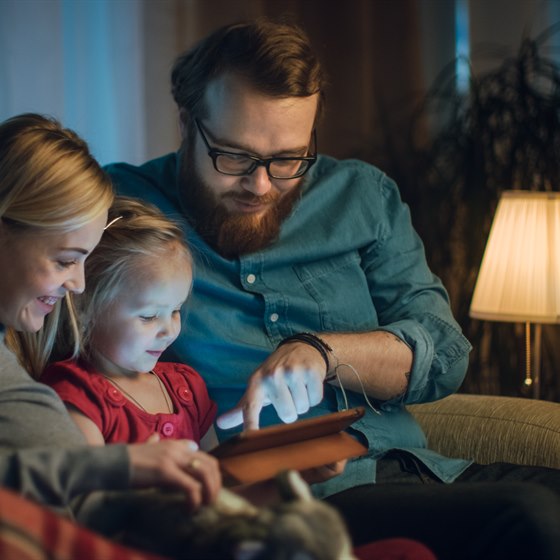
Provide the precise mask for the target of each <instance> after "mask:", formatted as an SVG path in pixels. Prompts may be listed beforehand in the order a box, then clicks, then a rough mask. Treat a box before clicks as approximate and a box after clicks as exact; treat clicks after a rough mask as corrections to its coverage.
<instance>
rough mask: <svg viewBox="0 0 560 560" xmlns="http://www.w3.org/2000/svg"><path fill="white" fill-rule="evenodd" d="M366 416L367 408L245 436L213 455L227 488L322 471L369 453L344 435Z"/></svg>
mask: <svg viewBox="0 0 560 560" xmlns="http://www.w3.org/2000/svg"><path fill="white" fill-rule="evenodd" d="M363 414H364V409H363V408H352V409H350V410H344V411H341V412H334V413H332V414H325V415H323V416H317V417H314V418H307V419H305V420H299V421H297V422H294V423H292V424H280V425H277V426H270V427H267V428H262V429H260V430H249V431H246V432H241V433H240V434H237V435H236V436H234V437H232V438H230V439H229V440H226V441H224V442H223V443H221V444H220V445H219V446H217V447H215V448H214V449H213V450H212V451H210V453H211V454H212V455H214V456H215V457H216V458H218V459H219V461H220V467H221V470H222V476H223V479H224V484H225V485H226V486H233V485H237V484H248V483H252V482H258V481H260V480H266V479H269V478H272V477H274V476H275V475H276V474H277V473H278V472H280V471H282V470H287V469H294V470H298V471H301V470H305V469H310V468H313V467H319V466H322V465H326V464H328V463H333V462H335V461H340V460H342V459H348V458H350V457H357V456H360V455H364V454H365V453H366V452H367V448H366V447H364V446H363V445H362V444H361V443H360V442H358V441H357V440H356V439H354V438H353V437H352V436H350V435H349V434H347V433H346V432H344V430H345V429H346V428H348V427H349V426H350V425H351V424H352V423H353V422H355V421H356V420H358V419H359V418H361V417H362V416H363Z"/></svg>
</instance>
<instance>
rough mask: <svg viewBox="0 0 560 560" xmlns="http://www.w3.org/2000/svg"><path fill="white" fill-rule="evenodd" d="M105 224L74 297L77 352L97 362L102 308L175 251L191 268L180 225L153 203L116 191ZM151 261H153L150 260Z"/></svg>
mask: <svg viewBox="0 0 560 560" xmlns="http://www.w3.org/2000/svg"><path fill="white" fill-rule="evenodd" d="M108 224H109V225H108V226H107V228H106V229H105V231H104V232H103V235H102V237H101V241H100V242H99V244H98V245H97V247H96V248H95V249H94V250H93V251H92V253H91V255H90V256H89V257H88V259H87V261H86V264H85V276H86V288H85V291H84V292H83V293H82V294H80V295H79V296H77V297H76V298H75V304H76V310H77V314H78V318H79V322H80V324H81V325H82V337H81V345H80V348H79V349H78V351H77V352H74V358H76V357H77V356H78V355H79V356H80V357H81V358H83V359H85V360H86V361H88V362H92V363H94V364H95V363H96V351H95V347H94V346H95V345H94V341H93V335H94V333H95V329H96V327H97V326H98V325H100V324H103V323H104V322H105V321H108V320H109V321H110V318H109V319H107V317H106V316H105V313H106V312H107V309H108V308H109V307H110V306H111V304H112V303H113V302H115V301H116V300H118V298H119V296H120V295H121V294H122V292H123V291H124V290H130V289H131V284H133V283H134V282H135V281H136V280H137V279H139V278H141V277H142V276H143V274H144V273H149V271H150V269H151V268H153V267H154V266H157V263H158V262H162V261H167V260H168V259H171V258H174V257H175V256H176V255H177V256H179V257H180V258H182V259H183V260H184V262H185V264H186V265H187V266H188V267H189V268H190V270H191V272H192V268H193V259H192V255H191V252H190V250H189V248H188V246H187V244H186V242H185V240H184V233H183V230H182V229H181V227H180V226H179V225H178V224H177V223H176V222H174V221H172V220H171V219H169V218H167V217H166V216H164V215H163V214H162V213H161V212H160V210H159V209H157V208H156V207H155V206H153V205H151V204H148V203H146V202H142V201H140V200H137V199H134V198H128V197H124V196H117V197H116V198H115V201H114V203H113V206H112V207H111V208H110V209H109V218H108ZM154 260H155V263H154Z"/></svg>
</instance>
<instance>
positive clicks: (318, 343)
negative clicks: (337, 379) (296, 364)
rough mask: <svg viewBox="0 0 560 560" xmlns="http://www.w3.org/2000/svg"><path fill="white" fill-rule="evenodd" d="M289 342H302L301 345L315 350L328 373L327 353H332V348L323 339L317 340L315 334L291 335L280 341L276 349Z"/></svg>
mask: <svg viewBox="0 0 560 560" xmlns="http://www.w3.org/2000/svg"><path fill="white" fill-rule="evenodd" d="M290 342H303V344H307V345H308V346H312V347H313V348H315V350H317V352H319V354H321V357H322V358H323V360H325V366H326V367H327V373H328V371H329V366H330V363H329V355H328V352H332V348H331V347H330V346H329V345H328V344H327V343H326V342H325V341H324V340H323V339H321V338H319V337H318V336H317V335H316V334H312V333H309V332H302V333H297V334H293V335H292V336H289V337H288V338H285V339H284V340H281V341H280V342H279V343H278V346H277V347H276V348H280V346H282V345H283V344H289V343H290ZM331 379H332V378H331ZM327 380H330V379H327V378H325V381H327Z"/></svg>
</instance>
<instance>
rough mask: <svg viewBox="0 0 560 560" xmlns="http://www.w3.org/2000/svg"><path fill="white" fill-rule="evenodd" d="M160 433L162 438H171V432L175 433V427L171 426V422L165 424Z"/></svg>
mask: <svg viewBox="0 0 560 560" xmlns="http://www.w3.org/2000/svg"><path fill="white" fill-rule="evenodd" d="M161 431H162V433H163V435H164V436H167V437H169V436H171V435H173V432H174V431H175V426H173V424H172V423H171V422H166V423H165V424H164V425H163V426H162V428H161Z"/></svg>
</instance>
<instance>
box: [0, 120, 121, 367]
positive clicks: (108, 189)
mask: <svg viewBox="0 0 560 560" xmlns="http://www.w3.org/2000/svg"><path fill="white" fill-rule="evenodd" d="M113 196H114V195H113V189H112V186H111V181H110V179H109V177H108V175H106V174H105V172H104V171H103V170H102V169H101V167H100V165H99V164H98V163H97V161H96V160H95V159H94V158H93V156H92V155H91V153H90V151H89V148H88V146H87V144H86V143H85V142H84V141H83V140H82V139H81V138H80V137H79V136H78V135H77V134H76V133H75V132H73V131H72V130H69V129H66V128H63V127H62V126H61V124H60V123H59V122H58V121H56V120H55V119H53V118H49V117H45V116H42V115H37V114H33V113H27V114H23V115H18V116H16V117H12V118H11V119H8V120H6V121H4V122H3V123H1V124H0V220H2V222H3V223H4V224H5V225H6V226H7V227H11V228H12V229H13V231H14V232H15V233H16V234H17V230H18V229H22V230H25V231H26V232H29V231H32V230H36V231H37V235H41V233H44V232H45V231H49V232H60V233H67V232H69V231H74V230H77V229H79V228H81V227H82V226H84V225H86V224H88V223H89V222H91V221H92V220H94V219H95V218H97V217H98V216H100V215H101V214H102V213H104V212H106V211H107V209H108V208H109V206H110V205H111V203H112V201H113ZM64 299H65V301H66V305H67V314H68V316H69V318H70V323H71V325H72V326H71V331H73V332H72V334H73V337H74V338H75V339H76V340H77V336H78V333H77V330H76V322H75V316H74V313H73V307H72V301H71V297H69V296H67V297H66V298H64ZM60 305H61V304H60V302H59V303H58V304H57V305H56V307H55V310H54V311H53V312H52V313H51V314H49V315H48V316H47V318H46V319H45V324H44V326H43V328H42V329H41V330H40V331H39V332H38V333H18V332H15V331H13V330H11V329H9V328H8V330H7V333H6V341H7V343H8V344H9V345H10V346H11V348H12V349H13V350H14V351H15V352H16V354H17V355H18V358H19V360H20V361H21V363H22V365H23V366H24V367H26V368H27V369H28V371H29V372H30V373H31V374H32V375H34V376H36V377H37V376H38V375H39V374H40V372H41V371H42V369H43V367H44V365H45V364H46V361H47V359H48V356H49V355H50V352H51V350H52V347H53V344H54V340H55V336H56V333H57V329H58V323H59V316H60ZM6 327H9V325H6Z"/></svg>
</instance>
